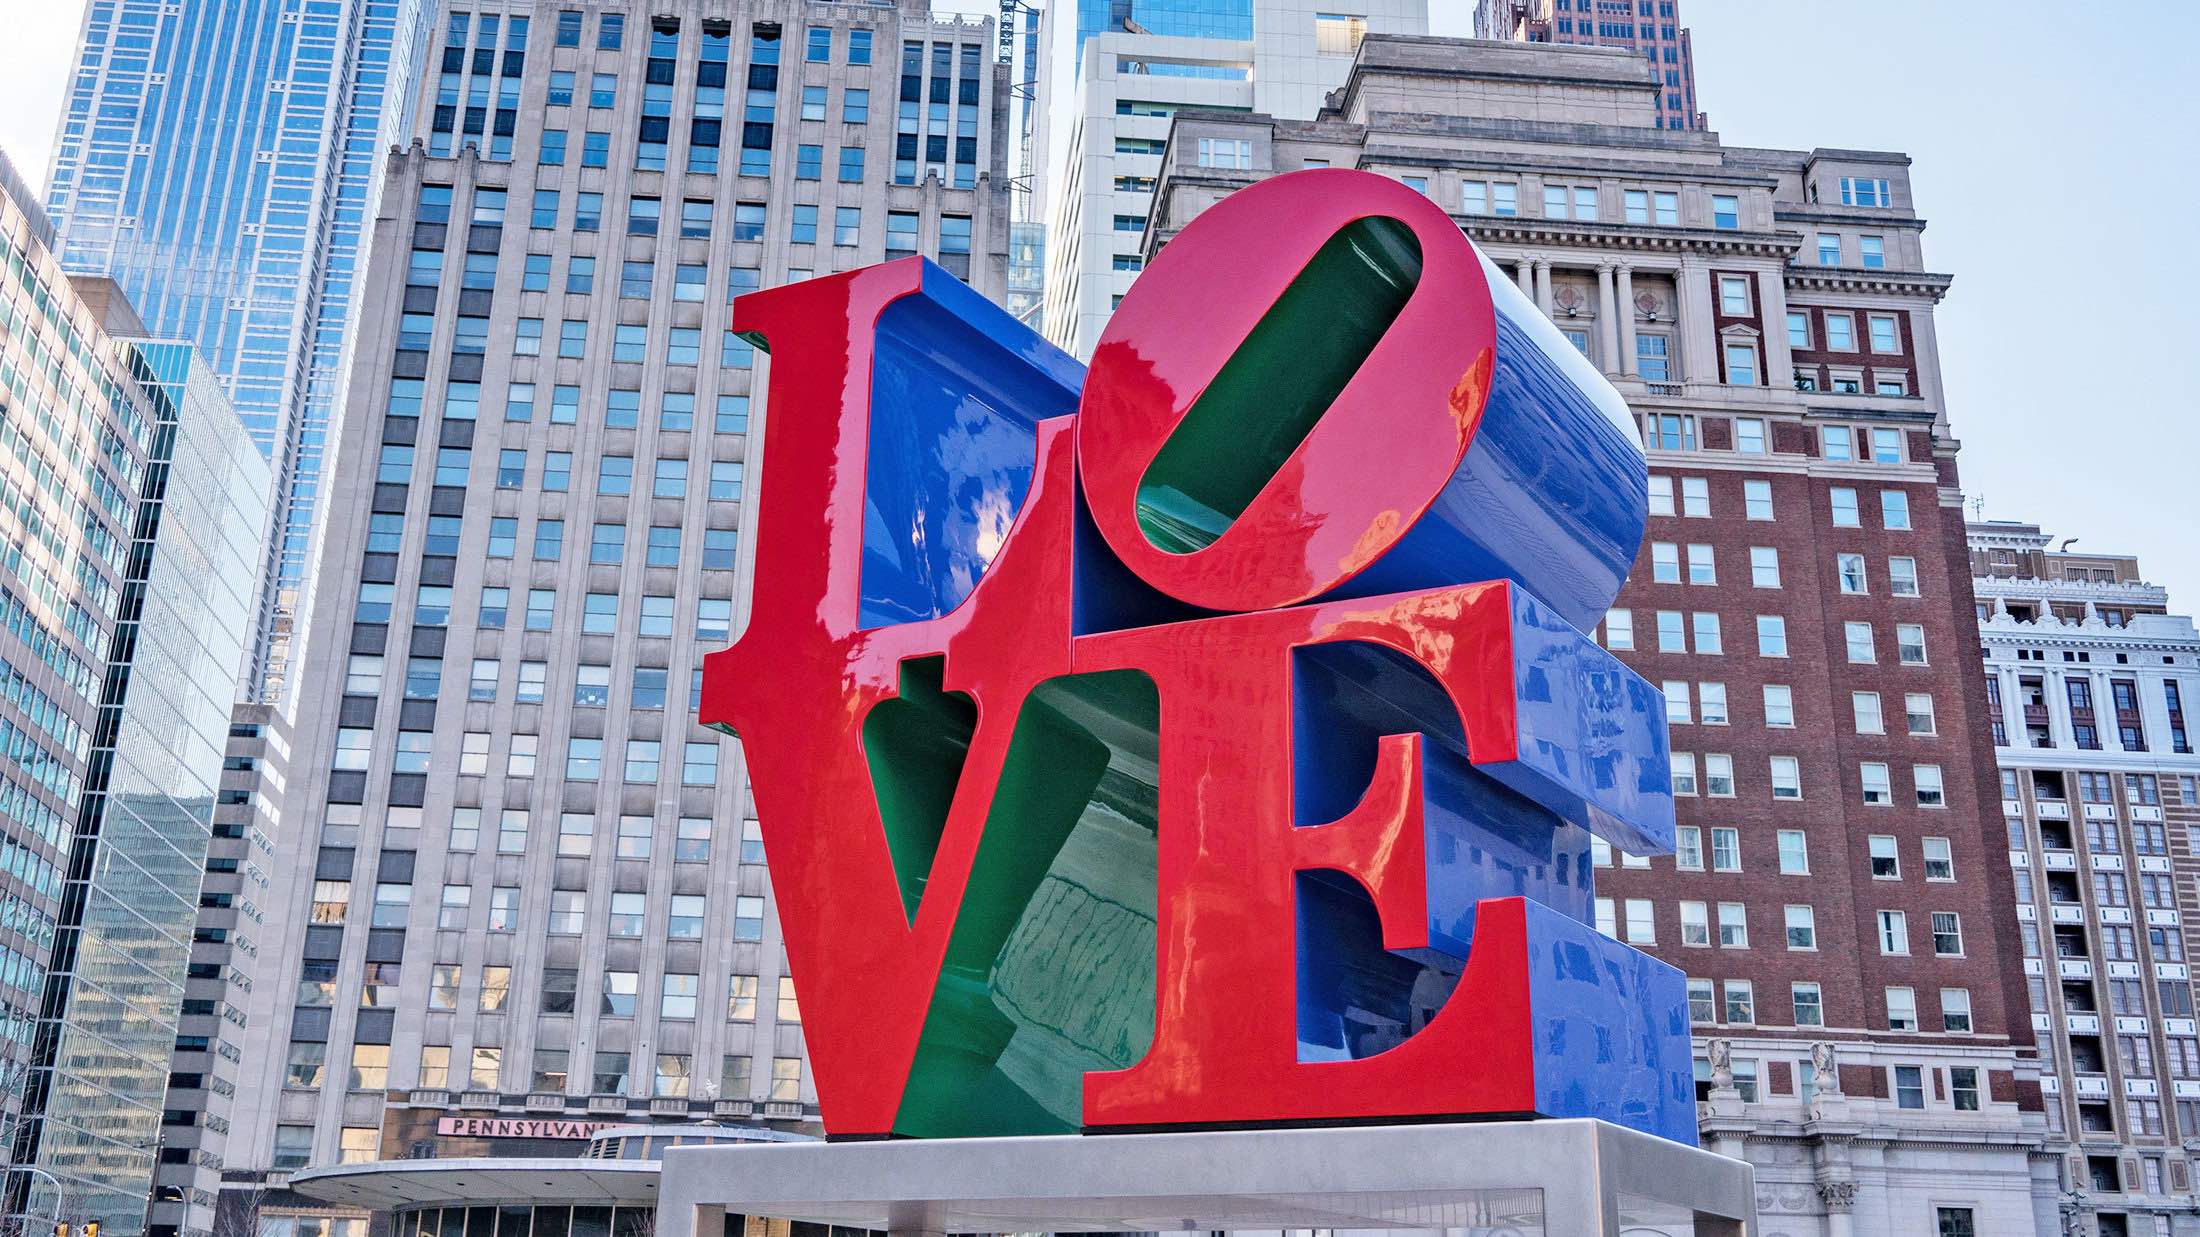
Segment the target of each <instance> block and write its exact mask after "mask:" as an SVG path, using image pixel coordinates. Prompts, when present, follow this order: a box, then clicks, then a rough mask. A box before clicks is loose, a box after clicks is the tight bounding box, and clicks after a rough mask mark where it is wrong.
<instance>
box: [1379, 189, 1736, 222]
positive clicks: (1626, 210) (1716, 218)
mask: <svg viewBox="0 0 2200 1237" xmlns="http://www.w3.org/2000/svg"><path fill="white" fill-rule="evenodd" d="M1406 179H1407V181H1408V182H1409V183H1411V182H1413V181H1416V180H1418V181H1419V182H1420V183H1419V184H1417V185H1416V186H1415V187H1416V188H1418V189H1420V190H1421V191H1422V192H1424V193H1425V192H1427V191H1428V183H1427V180H1426V178H1421V177H1407V178H1406ZM1620 201H1621V207H1620V215H1619V218H1620V220H1622V221H1624V222H1627V223H1631V224H1643V225H1654V226H1657V227H1661V228H1672V227H1679V226H1680V225H1681V204H1680V193H1679V191H1678V190H1671V189H1623V190H1621V191H1620ZM1459 208H1460V210H1461V211H1463V212H1464V213H1466V214H1469V215H1492V216H1497V217H1500V218H1509V217H1513V216H1517V215H1519V213H1520V184H1519V182H1518V181H1503V180H1463V181H1461V182H1460V184H1459ZM1602 213H1603V212H1602V207H1601V205H1600V202H1599V189H1598V187H1597V186H1595V185H1568V184H1557V183H1545V184H1544V186H1543V217H1544V218H1545V219H1572V220H1581V221H1586V222H1592V223H1593V222H1596V221H1597V220H1598V219H1599V218H1600V217H1602ZM1711 226H1712V227H1714V228H1717V229H1720V230H1722V231H1735V230H1738V229H1739V228H1740V227H1741V226H1742V202H1741V199H1740V198H1739V197H1737V196H1735V195H1733V194H1724V193H1720V194H1713V195H1712V197H1711Z"/></svg>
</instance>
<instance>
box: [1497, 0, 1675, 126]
mask: <svg viewBox="0 0 2200 1237" xmlns="http://www.w3.org/2000/svg"><path fill="white" fill-rule="evenodd" d="M1679 8H1680V2H1679V0H1478V3H1476V5H1475V7H1474V37H1476V38H1478V39H1509V40H1512V41H1514V42H1519V43H1573V44H1577V45H1583V46H1590V47H1623V48H1626V49H1627V50H1629V51H1632V52H1634V53H1636V54H1637V55H1641V56H1645V57H1648V58H1649V61H1650V63H1651V64H1652V65H1654V66H1656V68H1657V73H1658V85H1659V87H1660V90H1659V92H1658V127H1659V128H1661V129H1704V128H1709V127H1710V122H1709V121H1708V120H1706V119H1705V118H1704V114H1703V113H1702V112H1700V111H1697V110H1696V60H1695V53H1694V50H1693V47H1692V46H1691V40H1690V39H1689V37H1688V27H1686V26H1683V25H1681V24H1680V20H1681V19H1680V12H1679Z"/></svg>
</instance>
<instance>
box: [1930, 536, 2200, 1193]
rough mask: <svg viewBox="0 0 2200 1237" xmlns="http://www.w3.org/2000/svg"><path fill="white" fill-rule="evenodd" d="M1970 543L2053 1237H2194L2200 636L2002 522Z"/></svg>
mask: <svg viewBox="0 0 2200 1237" xmlns="http://www.w3.org/2000/svg"><path fill="white" fill-rule="evenodd" d="M1970 540H1971V569H1972V572H1973V574H1974V576H1975V579H1974V580H1973V581H1972V588H1973V590H1974V592H1975V593H1976V596H1977V605H1978V620H1979V632H1980V635H1981V637H1982V639H1981V645H1982V647H1983V651H1984V653H1985V658H1986V675H1987V685H1988V689H1989V698H1988V709H1989V714H1988V721H1989V725H1990V726H1991V728H1992V732H1993V741H1994V748H1995V754H1996V756H1997V757H1998V758H1999V759H2000V762H2001V800H2002V804H2001V806H2002V812H2003V814H2004V815H2005V817H2006V818H2007V822H2008V844H2009V865H2010V869H2011V871H2012V873H2013V874H2014V877H2015V881H2016V891H2017V905H2016V915H2017V931H2018V934H2019V941H2020V944H2021V947H2022V951H2023V955H2024V971H2025V981H2026V984H2027V986H2028V988H2029V989H2030V996H2031V1012H2032V1025H2033V1027H2034V1029H2035V1030H2036V1031H2038V1033H2039V1037H2040V1061H2041V1075H2042V1076H2041V1080H2040V1082H2041V1086H2042V1087H2043V1088H2044V1089H2045V1091H2046V1095H2045V1100H2046V1115H2047V1128H2048V1130H2049V1132H2050V1133H2051V1134H2052V1135H2053V1143H2052V1145H2053V1146H2055V1147H2056V1148H2057V1149H2058V1150H2061V1151H2062V1152H2063V1153H2064V1159H2063V1162H2062V1165H2061V1167H2062V1182H2061V1185H2062V1199H2063V1211H2064V1214H2065V1215H2066V1216H2067V1217H2068V1220H2069V1222H2070V1224H2071V1225H2072V1226H2071V1227H2069V1228H2067V1229H2065V1230H2060V1231H2068V1232H2074V1233H2083V1234H2086V1235H2087V1237H2093V1235H2095V1234H2099V1235H2100V1237H2125V1235H2126V1234H2141V1233H2144V1234H2147V1235H2148V1237H2154V1235H2155V1234H2176V1235H2177V1237H2185V1235H2187V1234H2193V1233H2200V1215H2196V1214H2195V1198H2194V1186H2195V1182H2194V1179H2193V1173H2192V1166H2191V1164H2190V1162H2189V1159H2188V1152H2189V1151H2190V1150H2192V1149H2194V1148H2200V1023H2196V1021H2195V1017H2194V1012H2193V1001H2192V974H2191V964H2190V962H2189V961H2188V960H2187V956H2186V948H2187V945H2186V932H2185V929H2186V927H2187V926H2188V925H2187V923H2186V916H2188V915H2200V887H2196V885H2195V880H2196V878H2200V849H2196V847H2195V841H2196V840H2200V839H2196V837H2195V834H2196V832H2200V755H2196V754H2195V753H2194V752H2193V742H2192V736H2193V729H2192V725H2193V719H2192V718H2191V716H2190V715H2189V714H2188V713H2187V712H2186V702H2187V701H2190V700H2192V699H2194V698H2195V697H2196V696H2200V632H2196V631H2194V629H2193V624H2192V620H2191V619H2189V618H2187V617H2185V616H2184V615H2180V614H2172V613H2170V612H2169V596H2168V593H2167V591H2166V590H2164V589H2163V588H2161V587H2160V586H2159V585H2154V584H2149V583H2147V582H2146V581H2145V579H2144V578H2143V577H2142V576H2141V575H2140V574H2139V564H2138V560H2136V559H2134V558H2131V557H2130V556H2128V555H2117V554H2098V553H2089V552H2079V553H2072V552H2069V551H2068V549H2067V548H2065V549H2064V550H2062V551H2056V550H2051V549H2049V548H2048V547H2049V545H2050V544H2051V543H2052V542H2053V540H2054V539H2053V538H2051V537H2049V536H2048V535H2047V534H2046V533H2044V532H2043V531H2041V529H2040V528H2039V527H2038V526H2037V525H2033V524H2020V523H2015V522H2010V521H2001V520H1995V521H1988V522H1984V523H1975V524H1973V525H1971V529H1970ZM2065 545H2066V547H2067V543H2065Z"/></svg>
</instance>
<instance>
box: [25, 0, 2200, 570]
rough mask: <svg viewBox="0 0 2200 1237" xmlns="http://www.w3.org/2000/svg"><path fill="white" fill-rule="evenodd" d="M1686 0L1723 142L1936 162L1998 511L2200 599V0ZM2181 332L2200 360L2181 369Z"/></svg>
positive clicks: (33, 176) (1434, 1)
mask: <svg viewBox="0 0 2200 1237" xmlns="http://www.w3.org/2000/svg"><path fill="white" fill-rule="evenodd" d="M1057 2H1062V0H1057ZM1680 3H1681V16H1682V20H1683V22H1684V24H1686V25H1687V26H1688V27H1689V28H1690V29H1691V30H1692V31H1694V46H1695V56H1696V87H1697V96H1698V100H1699V102H1700V103H1701V105H1702V106H1703V108H1704V110H1705V111H1707V112H1708V113H1709V114H1710V117H1711V125H1712V127H1713V128H1714V129H1716V130H1717V131H1718V133H1719V135H1720V137H1721V139H1722V140H1724V141H1725V142H1727V143H1729V144H1733V145H1745V146H1780V147H1793V148H1801V149H1808V148H1810V147H1812V146H1840V147H1852V148H1853V147H1861V148H1869V149H1881V150H1899V151H1904V152H1906V153H1908V154H1909V155H1910V156H1911V157H1912V159H1913V160H1914V161H1915V162H1914V165H1913V166H1912V168H1911V181H1912V187H1913V189H1914V192H1915V194H1916V199H1917V204H1918V209H1919V212H1920V213H1921V214H1922V215H1924V216H1925V218H1926V220H1927V221H1928V224H1929V226H1928V227H1927V229H1926V232H1925V253H1926V263H1927V265H1928V266H1929V267H1931V268H1932V269H1933V270H1936V271H1943V272H1947V273H1950V274H1953V275H1954V276H1955V284H1954V287H1953V288H1952V289H1950V291H1949V293H1948V296H1947V299H1946V300H1944V301H1943V302H1942V303H1941V305H1940V308H1939V311H1938V314H1937V315H1936V321H1937V325H1938V327H1939V335H1940V345H1941V357H1942V367H1943V370H1944V373H1945V377H1946V385H1947V390H1948V400H1949V410H1948V411H1949V416H1950V418H1951V420H1952V421H1953V422H1954V425H1955V431H1956V434H1957V436H1958V437H1959V438H1960V439H1961V441H1962V443H1963V451H1962V454H1961V456H1960V460H1959V463H1960V467H1961V470H1962V475H1963V484H1964V490H1965V492H1966V494H1967V495H1969V496H1970V497H1971V498H1973V499H1974V500H1980V501H1981V503H1982V508H1983V514H1984V515H1986V516H1987V517H1988V518H1995V519H2021V520H2031V521H2035V522H2037V523H2040V524H2042V525H2044V526H2045V527H2046V528H2047V529H2048V530H2049V531H2050V532H2052V533H2054V534H2055V535H2056V536H2057V537H2076V538H2078V539H2079V541H2078V545H2079V547H2081V548H2084V549H2088V550H2093V551H2098V552H2109V553H2131V554H2137V555H2138V556H2139V558H2140V566H2141V568H2142V569H2143V570H2144V572H2145V574H2146V575H2147V577H2148V578H2149V579H2152V580H2154V581H2156V582H2157V583H2162V584H2166V585H2168V586H2169V587H2170V590H2171V606H2172V608H2175V609H2181V610H2183V611H2185V612H2188V613H2189V612H2192V611H2195V610H2200V244H2196V243H2195V242H2194V240H2193V238H2192V231H2193V230H2192V228H2191V227H2190V226H2189V225H2188V223H2187V222H2186V220H2185V214H2186V211H2188V210H2190V209H2192V204H2193V203H2194V202H2196V201H2200V73H2195V72H2193V71H2192V69H2191V66H2190V49H2191V48H2192V47H2194V46H2195V45H2200V5H2194V4H2183V3H2178V4H2167V5H2154V6H2150V7H2146V8H2143V9H2140V8H2125V7H2115V8H2108V9H2104V10H2102V12H2103V14H2104V16H2103V17H2102V18H2101V19H2099V20H2087V19H2085V18H2084V17H2083V16H2082V15H2080V14H2079V11H2078V10H2076V9H2073V8H2072V7H2071V6H2070V5H2069V4H2067V3H2065V2H2064V0H2023V2H2021V3H2013V4H2002V5H1995V6H1991V7H1987V8H1982V7H1980V6H1978V5H1976V4H1967V3H1955V2H1954V0H1840V2H1839V3H1832V2H1830V0H1828V2H1820V0H1808V2H1801V3H1798V2H1795V0H1789V2H1788V3H1773V2H1770V0H1680ZM936 5H937V7H940V8H970V9H974V10H977V11H985V10H989V9H991V8H992V7H993V6H992V5H989V4H981V3H976V2H975V0H966V2H962V3H955V2H951V0H936ZM9 8H10V10H11V11H10V13H9V23H8V24H9V43H8V48H7V50H5V51H4V52H0V149H5V150H6V151H7V152H8V154H9V155H10V157H11V158H13V159H14V160H15V163H16V166H17V168H18V169H19V170H20V171H21V172H22V173H23V175H24V176H25V177H26V178H27V179H29V180H30V181H31V182H32V183H33V184H36V185H41V186H42V185H44V184H45V180H46V173H47V164H48V162H49V161H50V160H51V158H52V147H53V137H54V123H55V118H56V116H57V114H58V110H59V107H60V99H61V91H62V84H63V80H64V78H65V75H66V74H67V72H68V67H69V58H70V54H71V51H72V47H73V44H74V41H75V37H76V30H77V25H78V22H79V20H80V15H81V12H82V9H81V6H79V5H77V4H74V3H71V2H70V0H49V2H47V3H18V4H13V5H10V6H9ZM2142 14H2143V18H2141V15H2142ZM2110 15H2112V16H2110ZM2135 18H2139V20H2134V19H2135ZM1472 20H1473V18H1472V4H1471V0H1430V25H1431V29H1432V32H1434V33H1437V34H1462V35H1463V34H1467V33H1470V28H1471V25H1472ZM2142 257H2143V258H2144V259H2145V262H2144V263H2139V261H2138V260H2139V259H2140V258H2142ZM2178 356H2184V357H2186V358H2188V360H2187V362H2186V363H2194V364H2195V371H2196V372H2195V375H2194V377H2193V378H2191V379H2184V380H2176V381H2172V379H2173V378H2174V377H2175V373H2176V371H2175V370H2174V369H2172V368H2170V365H2171V363H2174V362H2175V358H2176V357H2178ZM2156 357H2160V358H2163V359H2164V364H2163V365H2160V366H2157V365H2154V364H2153V363H2152V358H2156Z"/></svg>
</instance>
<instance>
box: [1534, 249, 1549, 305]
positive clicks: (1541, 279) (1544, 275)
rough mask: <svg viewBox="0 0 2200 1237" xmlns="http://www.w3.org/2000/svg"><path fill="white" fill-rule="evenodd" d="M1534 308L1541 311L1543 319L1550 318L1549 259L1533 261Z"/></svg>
mask: <svg viewBox="0 0 2200 1237" xmlns="http://www.w3.org/2000/svg"><path fill="white" fill-rule="evenodd" d="M1535 307H1536V308H1537V309H1540V310H1542V311H1543V316H1544V317H1546V318H1548V317H1550V316H1551V260H1550V259H1549V258H1537V259H1536V260H1535Z"/></svg>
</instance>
